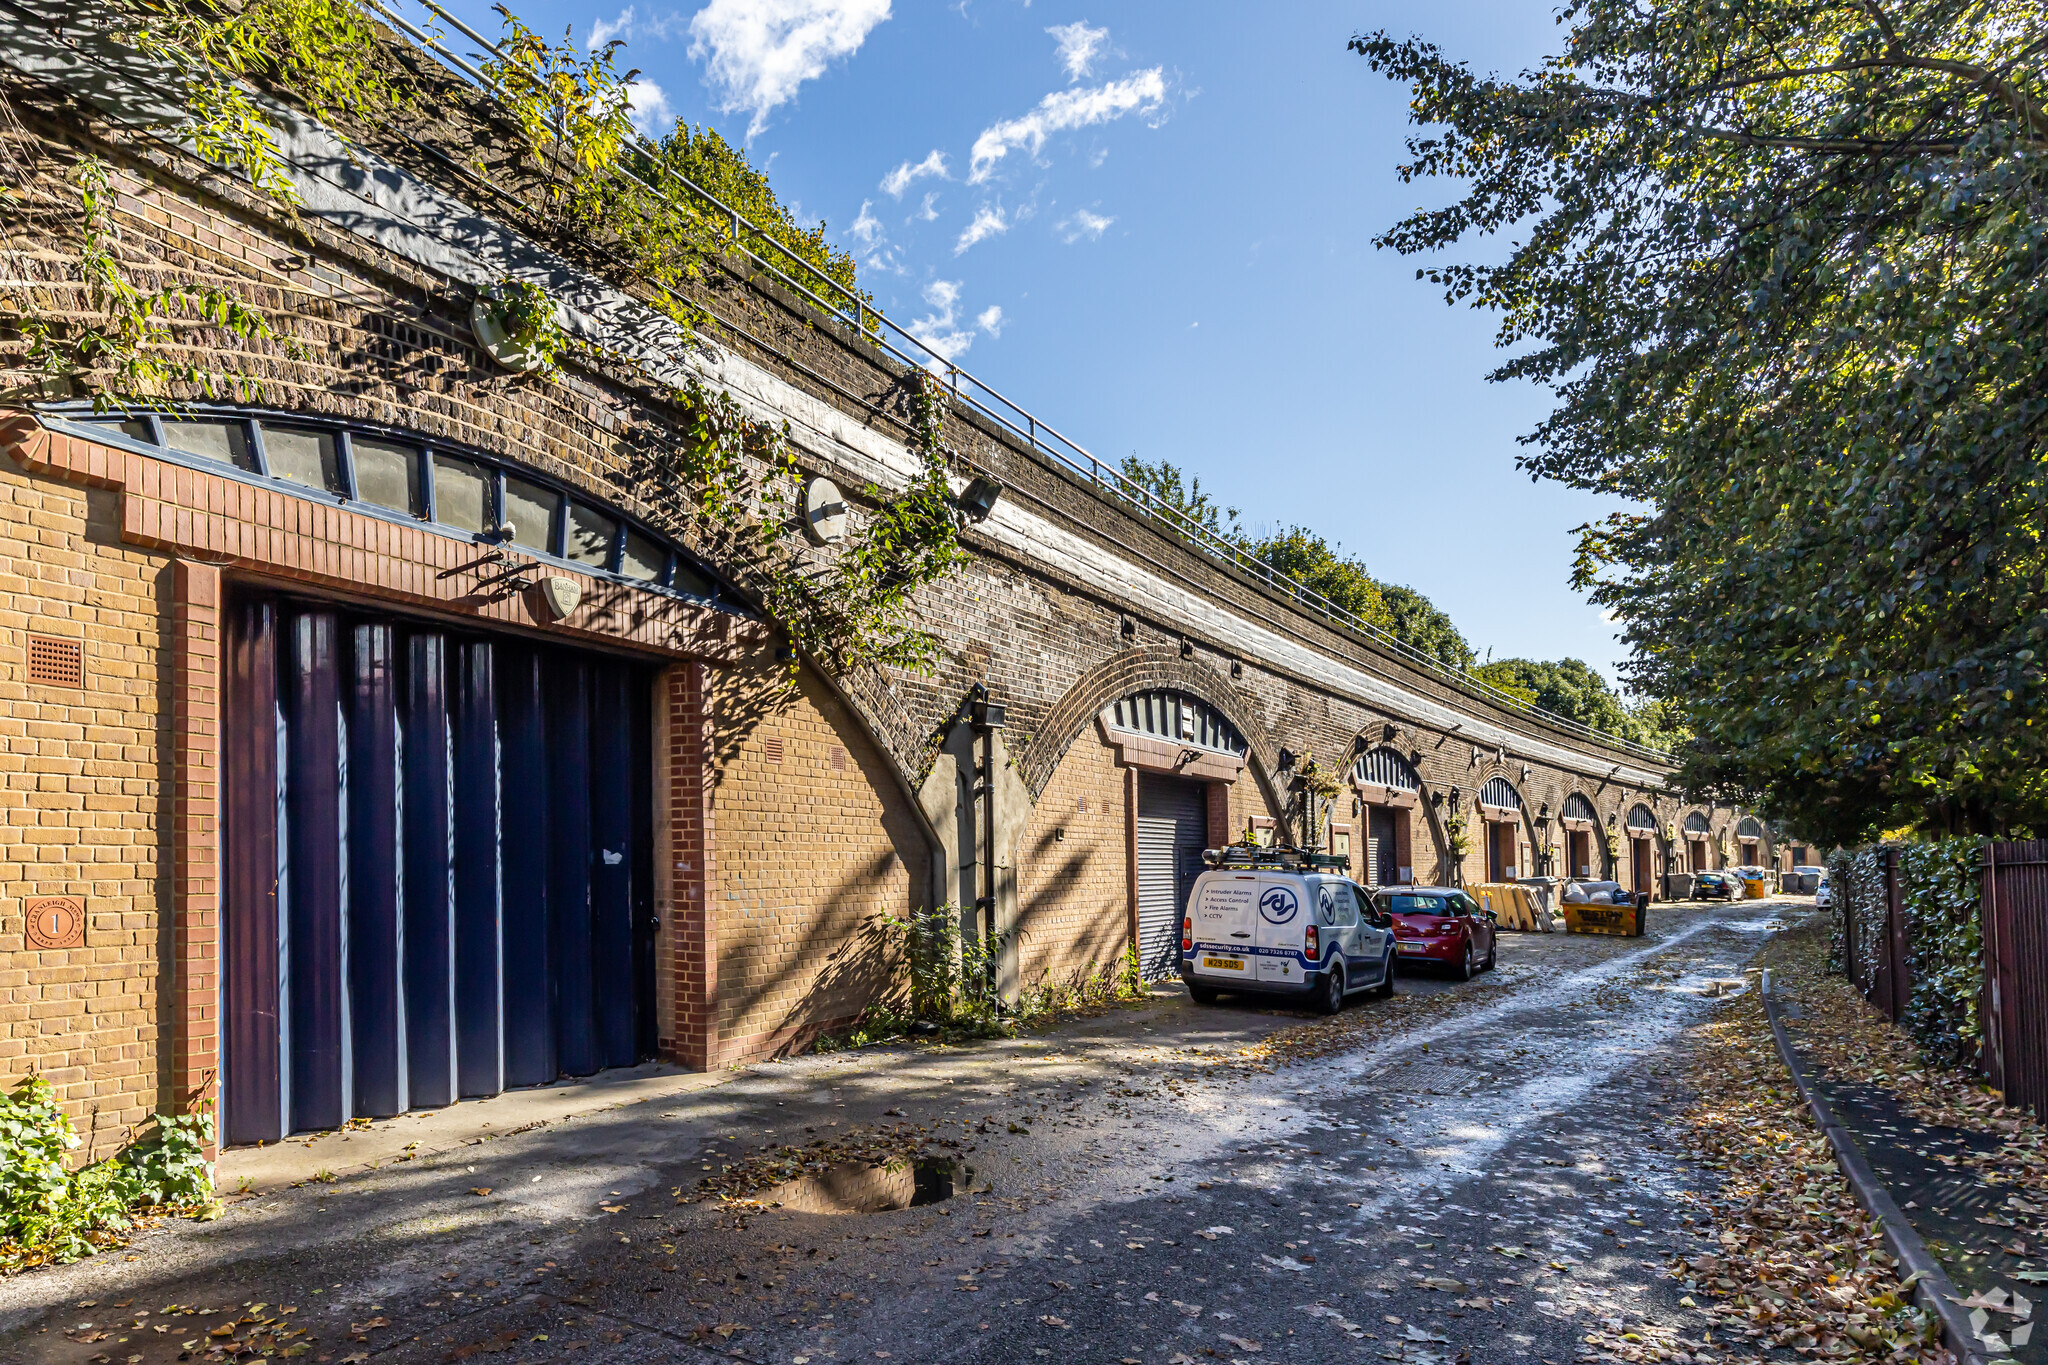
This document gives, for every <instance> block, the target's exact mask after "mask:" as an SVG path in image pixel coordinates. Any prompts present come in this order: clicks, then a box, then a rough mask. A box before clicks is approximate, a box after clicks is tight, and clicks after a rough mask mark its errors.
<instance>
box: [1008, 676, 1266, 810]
mask: <svg viewBox="0 0 2048 1365" xmlns="http://www.w3.org/2000/svg"><path fill="white" fill-rule="evenodd" d="M1148 688H1171V689H1173V690H1175V691H1179V692H1186V693H1189V694H1190V695H1192V696H1196V697H1200V698H1201V699H1202V700H1203V701H1205V702H1207V703H1209V704H1210V705H1211V706H1213V707H1215V708H1216V709H1217V710H1218V711H1221V712H1222V713H1223V715H1224V718H1225V719H1226V720H1228V721H1229V722H1230V723H1231V725H1233V726H1234V727H1236V729H1237V732H1238V733H1239V734H1240V735H1243V736H1244V740H1245V743H1246V745H1248V746H1249V748H1248V751H1247V753H1246V755H1245V759H1246V763H1247V764H1248V766H1249V767H1250V768H1251V770H1252V773H1253V776H1254V778H1255V780H1256V781H1257V782H1258V784H1259V787H1260V789H1261V791H1262V792H1263V793H1264V795H1265V797H1266V801H1267V804H1268V805H1270V806H1272V807H1274V808H1275V809H1278V808H1280V807H1281V806H1282V805H1283V804H1284V803H1283V802H1282V801H1280V800H1278V799H1277V795H1276V793H1275V792H1274V790H1273V784H1272V781H1271V778H1270V777H1269V776H1268V775H1269V774H1270V773H1272V772H1273V771H1274V770H1275V765H1276V764H1277V762H1278V748H1277V746H1276V744H1275V742H1274V740H1273V738H1272V736H1270V735H1269V734H1267V733H1266V727H1265V726H1264V725H1263V724H1261V723H1260V722H1259V719H1258V715H1257V712H1255V711H1254V710H1253V709H1252V707H1251V706H1250V705H1249V704H1248V703H1247V701H1246V699H1245V698H1244V697H1243V696H1241V695H1240V694H1239V693H1238V691H1237V689H1236V688H1235V687H1233V686H1232V685H1231V683H1230V680H1229V679H1228V678H1226V677H1224V676H1223V675H1222V674H1221V673H1218V672H1217V671H1216V670H1215V669H1213V668H1210V667H1208V666H1207V665H1205V664H1201V663H1198V662H1196V661H1194V660H1192V659H1184V658H1182V657H1180V655H1179V654H1178V653H1177V652H1175V651H1173V650H1170V649H1159V648H1140V649H1130V650H1125V651H1123V652H1121V653H1119V654H1116V655H1114V656H1112V657H1110V658H1108V659H1105V660H1103V661H1102V662H1101V663H1099V664H1097V665H1096V666H1095V667H1094V668H1092V669H1090V670H1089V671H1088V672H1086V673H1084V674H1082V675H1081V677H1080V678H1079V679H1078V680H1077V681H1076V682H1075V683H1074V685H1073V686H1072V687H1070V688H1068V689H1067V692H1066V695H1065V696H1063V697H1061V698H1060V700H1059V703H1058V705H1056V706H1054V707H1053V709H1052V711H1051V712H1050V713H1049V714H1048V715H1047V716H1046V719H1045V724H1044V726H1043V728H1041V729H1040V731H1039V733H1037V734H1035V735H1033V736H1032V737H1031V744H1030V747H1029V748H1027V749H1026V750H1025V751H1024V761H1023V762H1022V763H1020V764H1019V765H1018V771H1019V772H1020V773H1021V774H1022V776H1023V778H1024V785H1025V787H1026V788H1027V789H1029V791H1030V792H1031V795H1032V798H1033V799H1034V800H1036V799H1037V797H1038V796H1039V794H1040V793H1041V792H1043V791H1044V790H1045V784H1046V783H1047V782H1048V781H1050V780H1051V778H1052V774H1053V770H1054V769H1056V768H1058V767H1059V764H1060V760H1061V759H1062V758H1065V757H1066V754H1067V750H1068V749H1069V748H1071V747H1072V746H1073V743H1074V741H1075V740H1076V739H1078V738H1079V737H1080V735H1081V733H1082V732H1083V731H1084V730H1086V729H1087V728H1088V727H1089V726H1090V725H1092V724H1093V723H1094V721H1095V717H1096V715H1097V714H1098V713H1099V712H1100V711H1101V710H1102V708H1103V707H1105V706H1107V705H1109V704H1110V703H1111V702H1113V701H1115V700H1116V699H1117V698H1119V697H1126V696H1129V695H1130V694H1131V693H1133V692H1142V691H1144V690H1146V689H1148Z"/></svg>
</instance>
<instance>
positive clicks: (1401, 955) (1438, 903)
mask: <svg viewBox="0 0 2048 1365" xmlns="http://www.w3.org/2000/svg"><path fill="white" fill-rule="evenodd" d="M1373 903H1374V904H1375V905H1377V906H1378V907H1379V909H1380V913H1381V914H1383V915H1386V916H1388V917H1389V918H1390V919H1392V920H1393V927H1394V960H1395V961H1397V962H1400V963H1403V964H1412V963H1418V962H1428V963H1433V964H1435V965H1437V966H1440V967H1448V968H1450V969H1451V972H1452V973H1453V974H1454V975H1455V976H1456V977H1457V978H1458V979H1459V980H1460V981H1470V980H1471V979H1472V977H1473V974H1474V973H1476V972H1484V971H1491V970H1492V969H1493V960H1494V955H1495V954H1494V921H1493V916H1492V915H1491V914H1489V913H1487V912H1486V911H1485V910H1483V909H1481V908H1480V905H1479V902H1477V901H1475V900H1473V899H1472V898H1471V897H1470V896H1468V895H1466V894H1465V893H1464V892H1462V891H1454V890H1449V889H1447V888H1444V887H1437V886H1404V887H1400V888H1398V889H1390V890H1386V891H1382V892H1380V893H1379V894H1378V895H1376V896H1374V897H1373Z"/></svg>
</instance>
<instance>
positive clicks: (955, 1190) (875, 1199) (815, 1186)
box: [754, 1157, 986, 1213]
mask: <svg viewBox="0 0 2048 1365" xmlns="http://www.w3.org/2000/svg"><path fill="white" fill-rule="evenodd" d="M985 1188H986V1186H985V1185H978V1184H976V1183H975V1179H974V1168H973V1167H972V1166H963V1165H961V1164H960V1163H958V1162H954V1161H948V1160H945V1159H944V1158H940V1157H926V1158H924V1159H922V1160H918V1161H891V1162H886V1163H883V1164H881V1165H870V1164H869V1163H867V1162H865V1161H849V1162H847V1163H846V1164H845V1165H843V1166H835V1167H834V1168H833V1169H831V1170H829V1171H826V1172H825V1173H824V1174H822V1175H812V1176H805V1177H804V1178H803V1179H802V1180H791V1181H788V1182H787V1183H785V1184H781V1185H777V1186H775V1188H773V1189H769V1190H763V1191H761V1193H759V1194H758V1195H755V1196H754V1198H755V1199H758V1200H759V1201H760V1202H761V1203H763V1204H770V1205H780V1206H782V1207H783V1208H785V1209H791V1210H794V1211H795V1212H797V1213H888V1212H890V1211H891V1210H894V1209H914V1208H917V1207H919V1206H920V1205H923V1204H936V1203H938V1202H940V1201H941V1200H944V1199H951V1198H952V1197H953V1196H954V1195H956V1194H966V1193H968V1192H970V1191H972V1190H976V1189H985Z"/></svg>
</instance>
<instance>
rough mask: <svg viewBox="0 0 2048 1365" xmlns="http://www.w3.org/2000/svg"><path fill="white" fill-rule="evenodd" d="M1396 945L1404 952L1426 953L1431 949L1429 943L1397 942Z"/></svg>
mask: <svg viewBox="0 0 2048 1365" xmlns="http://www.w3.org/2000/svg"><path fill="white" fill-rule="evenodd" d="M1394 947H1395V948H1396V949H1398V950H1399V951H1401V952H1404V953H1426V952H1428V951H1429V945H1428V944H1427V943H1396V944H1395V945H1394Z"/></svg>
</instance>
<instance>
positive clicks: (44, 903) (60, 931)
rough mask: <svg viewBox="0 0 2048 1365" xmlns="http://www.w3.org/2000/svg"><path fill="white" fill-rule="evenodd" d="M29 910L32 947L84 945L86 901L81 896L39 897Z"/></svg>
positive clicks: (30, 903) (29, 940)
mask: <svg viewBox="0 0 2048 1365" xmlns="http://www.w3.org/2000/svg"><path fill="white" fill-rule="evenodd" d="M27 909H28V946H29V947H31V948H83V947H84V946H85V901H84V900H83V899H82V898H81V897H78V896H37V897H35V898H34V899H32V900H30V901H29V902H28V907H27Z"/></svg>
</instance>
